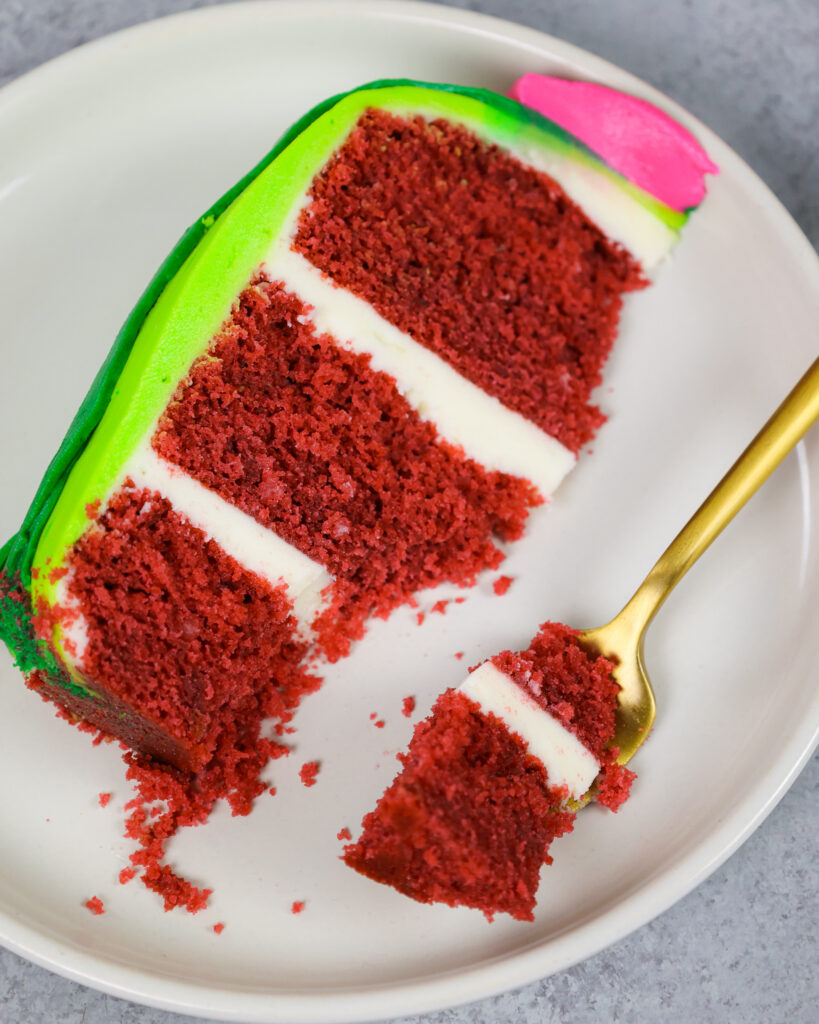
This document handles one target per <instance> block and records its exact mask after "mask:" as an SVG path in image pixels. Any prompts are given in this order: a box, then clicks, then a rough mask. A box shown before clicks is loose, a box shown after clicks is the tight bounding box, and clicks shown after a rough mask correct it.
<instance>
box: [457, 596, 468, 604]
mask: <svg viewBox="0 0 819 1024" xmlns="http://www.w3.org/2000/svg"><path fill="white" fill-rule="evenodd" d="M465 600H466V598H465V597H456V598H455V604H463V603H464V601H465Z"/></svg>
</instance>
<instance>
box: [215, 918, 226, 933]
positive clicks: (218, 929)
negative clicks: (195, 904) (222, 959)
mask: <svg viewBox="0 0 819 1024" xmlns="http://www.w3.org/2000/svg"><path fill="white" fill-rule="evenodd" d="M213 930H214V931H215V932H216V934H217V935H221V934H222V932H223V931H224V930H225V926H224V925H223V924H222V922H221V921H219V922H218V923H217V924H215V925H214V926H213Z"/></svg>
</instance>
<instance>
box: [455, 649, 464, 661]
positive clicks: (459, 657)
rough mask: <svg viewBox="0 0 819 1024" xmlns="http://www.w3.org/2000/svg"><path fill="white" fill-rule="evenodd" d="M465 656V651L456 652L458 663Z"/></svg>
mask: <svg viewBox="0 0 819 1024" xmlns="http://www.w3.org/2000/svg"><path fill="white" fill-rule="evenodd" d="M463 656H464V652H463V651H456V652H455V657H456V658H457V659H458V661H460V660H461V658H463Z"/></svg>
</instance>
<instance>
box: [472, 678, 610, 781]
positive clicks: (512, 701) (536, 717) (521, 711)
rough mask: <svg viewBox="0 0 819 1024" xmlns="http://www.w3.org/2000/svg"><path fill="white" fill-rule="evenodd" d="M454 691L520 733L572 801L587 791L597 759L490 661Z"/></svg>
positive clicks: (549, 775)
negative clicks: (457, 691)
mask: <svg viewBox="0 0 819 1024" xmlns="http://www.w3.org/2000/svg"><path fill="white" fill-rule="evenodd" d="M458 690H459V692H460V693H462V694H463V695H464V696H465V697H468V698H469V699H470V700H471V701H473V702H474V703H475V704H477V705H478V706H479V707H480V709H481V711H482V712H484V713H485V714H492V715H495V716H496V717H497V718H500V720H501V721H502V722H503V723H504V725H506V726H507V728H508V729H509V731H510V732H513V733H516V734H517V735H518V736H520V738H521V739H522V740H523V742H524V744H525V745H526V748H527V749H528V751H529V753H530V754H532V756H533V757H536V758H537V759H538V760H539V761H540V762H541V763H542V764H543V767H544V768H545V769H546V774H547V776H548V778H549V783H550V785H552V786H554V787H556V788H558V789H560V788H562V787H565V788H566V791H567V792H568V794H569V796H570V797H571V798H572V799H573V800H577V799H579V798H580V797H581V796H583V794H584V793H587V792H588V790H589V788H590V786H591V784H592V783H593V782H594V780H595V778H596V777H597V775H598V773H599V771H600V764H599V762H598V760H597V758H596V757H595V756H594V755H593V754H592V753H591V751H589V750H588V749H587V748H586V747H585V746H584V745H583V744H582V743H581V742H580V740H579V739H578V738H577V737H576V736H575V735H574V733H573V732H570V731H569V730H568V729H567V728H566V727H565V726H564V725H563V724H562V722H559V721H558V720H557V719H556V718H555V717H554V716H553V715H550V714H549V712H548V711H546V709H545V708H543V707H542V706H541V705H540V704H538V702H537V701H536V700H535V699H534V697H532V696H531V694H529V693H527V692H526V691H525V690H524V689H522V687H520V686H518V684H517V683H516V682H515V681H514V680H513V679H512V678H511V677H510V676H508V675H506V673H505V672H501V671H500V669H499V668H497V667H496V666H495V665H494V664H493V663H492V662H491V661H485V662H484V663H483V665H481V666H479V667H478V668H476V669H475V671H474V672H472V673H470V675H469V676H468V677H467V678H466V679H465V680H464V682H463V683H461V685H460V686H459V687H458Z"/></svg>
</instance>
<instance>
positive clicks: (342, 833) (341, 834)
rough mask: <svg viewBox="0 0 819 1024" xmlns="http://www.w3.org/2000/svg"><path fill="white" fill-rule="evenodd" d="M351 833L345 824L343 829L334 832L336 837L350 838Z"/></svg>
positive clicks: (351, 836)
mask: <svg viewBox="0 0 819 1024" xmlns="http://www.w3.org/2000/svg"><path fill="white" fill-rule="evenodd" d="M352 838H353V833H352V832H351V831H350V830H349V829H348V828H347V826H346V825H345V826H344V828H343V829H341V830H340V831H339V832H336V839H352Z"/></svg>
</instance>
